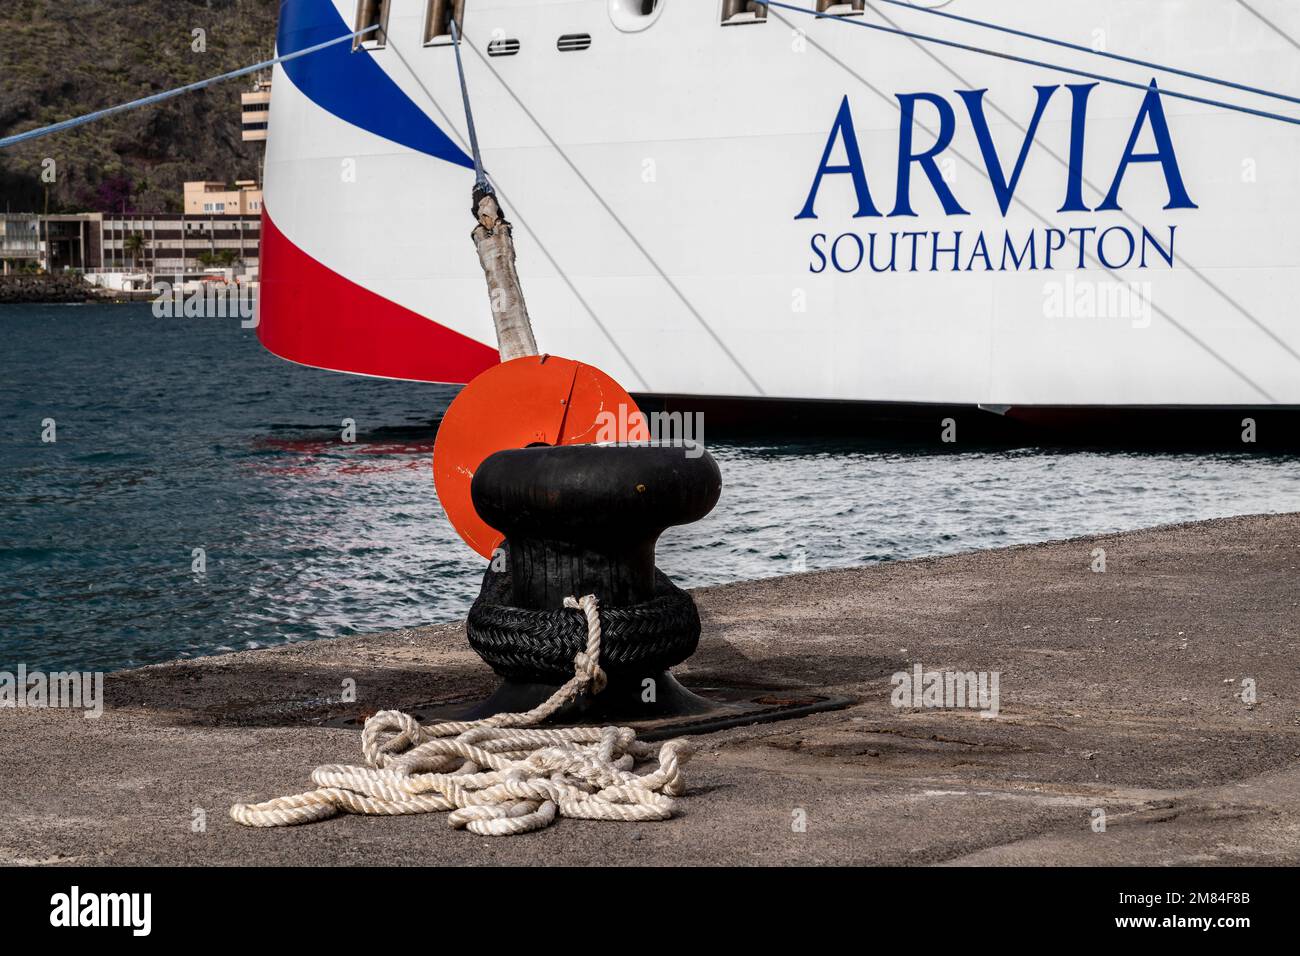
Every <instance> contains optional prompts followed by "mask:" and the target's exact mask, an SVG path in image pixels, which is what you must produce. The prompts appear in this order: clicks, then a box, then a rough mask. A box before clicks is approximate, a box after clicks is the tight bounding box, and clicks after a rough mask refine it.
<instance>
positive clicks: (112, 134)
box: [0, 0, 279, 212]
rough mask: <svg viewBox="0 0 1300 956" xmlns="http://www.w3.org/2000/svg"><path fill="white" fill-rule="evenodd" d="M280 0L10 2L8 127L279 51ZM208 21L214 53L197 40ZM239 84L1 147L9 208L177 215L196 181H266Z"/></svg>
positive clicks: (5, 87)
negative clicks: (47, 167)
mask: <svg viewBox="0 0 1300 956" xmlns="http://www.w3.org/2000/svg"><path fill="white" fill-rule="evenodd" d="M278 8H279V4H278V3H276V2H275V0H4V2H3V3H0V136H6V135H10V134H12V133H18V132H22V131H23V130H27V129H32V128H35V127H37V126H43V125H45V124H47V123H53V122H56V121H58V120H61V119H67V118H69V117H72V116H77V115H80V114H82V113H88V112H91V111H93V110H96V109H102V108H103V107H106V106H111V105H113V104H116V103H120V102H125V101H127V100H132V99H136V98H138V97H141V96H147V95H149V94H150V93H156V92H160V91H162V90H165V89H169V88H171V87H174V86H179V85H181V84H184V83H188V82H193V81H194V80H198V79H202V78H204V77H208V76H213V75H215V74H218V73H222V72H224V71H227V70H231V69H235V68H237V67H240V66H246V65H249V64H252V63H255V62H257V61H258V60H261V59H266V58H267V57H268V56H269V55H270V51H271V49H272V48H273V46H274V38H275V23H276V15H277V11H278ZM196 29H202V30H203V31H205V34H206V36H205V39H206V47H207V49H206V51H202V52H197V51H195V50H194V49H193V44H194V39H195V38H194V34H193V31H194V30H196ZM247 88H248V83H247V81H245V80H243V79H240V80H233V81H230V82H227V83H223V84H220V85H218V86H216V87H212V88H210V89H207V90H203V91H200V92H197V93H189V94H186V95H184V96H181V97H178V98H176V99H174V100H171V101H168V102H166V103H162V104H159V105H157V106H151V107H146V108H144V109H141V110H136V111H132V112H130V113H125V114H121V115H118V116H113V117H110V118H109V119H107V120H103V121H100V122H98V123H92V124H90V125H87V126H83V127H80V128H78V129H75V130H71V131H69V132H66V133H58V134H55V135H53V136H50V137H46V138H42V139H39V140H35V141H33V142H30V143H24V144H23V145H21V146H16V147H11V148H9V149H6V150H4V151H3V152H0V212H3V211H4V210H5V209H6V208H8V209H9V210H10V211H13V212H37V211H41V210H42V209H43V208H44V204H45V187H46V184H45V183H43V182H42V181H41V170H42V168H43V166H42V163H43V161H44V160H45V159H47V158H49V159H53V160H54V161H55V169H56V172H57V176H58V181H57V182H56V183H54V184H51V185H50V187H49V190H50V192H49V208H50V211H51V212H58V211H74V210H75V211H82V210H101V211H109V210H110V209H112V210H113V211H121V210H122V207H123V205H124V204H125V205H126V207H127V209H128V211H129V210H137V211H140V212H166V211H173V212H175V211H179V210H180V208H181V183H183V182H184V181H185V180H187V179H213V180H227V181H233V180H235V179H253V178H260V174H259V171H258V168H257V167H258V163H259V162H260V153H261V149H260V146H259V144H256V143H249V144H245V143H243V142H241V140H240V114H239V94H240V93H241V92H243V91H244V90H245V89H247Z"/></svg>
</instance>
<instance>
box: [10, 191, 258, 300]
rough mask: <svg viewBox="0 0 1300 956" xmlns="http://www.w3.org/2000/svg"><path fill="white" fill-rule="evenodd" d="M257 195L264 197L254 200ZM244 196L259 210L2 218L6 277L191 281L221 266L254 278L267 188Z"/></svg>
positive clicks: (256, 270)
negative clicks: (35, 274)
mask: <svg viewBox="0 0 1300 956" xmlns="http://www.w3.org/2000/svg"><path fill="white" fill-rule="evenodd" d="M254 194H256V195H258V197H259V198H258V199H257V200H251V199H247V197H248V196H251V195H254ZM240 196H241V199H240V202H248V203H250V204H251V203H252V202H254V201H256V203H257V210H256V211H252V210H251V209H250V210H249V211H247V212H244V213H230V214H227V213H221V214H218V213H201V214H199V215H189V214H187V213H158V214H152V215H148V214H126V215H116V214H108V213H99V212H90V213H76V214H72V215H59V216H40V215H34V214H24V213H20V214H14V213H0V261H2V262H3V271H4V272H5V274H8V273H9V272H19V271H32V270H42V271H45V272H83V273H86V274H87V275H88V276H93V275H98V274H107V275H128V274H129V275H140V276H145V277H152V276H182V277H184V278H185V279H192V278H198V277H201V276H202V275H203V274H204V273H205V272H206V271H208V270H212V269H216V268H222V269H226V270H229V271H230V272H231V273H232V274H233V275H239V276H243V277H245V278H248V279H255V278H256V276H257V272H258V265H259V262H258V258H259V254H260V244H261V231H262V221H261V214H260V213H261V200H260V191H259V190H256V189H255V188H254V189H252V190H245V191H244V192H242V193H240ZM92 281H94V280H92ZM97 284H102V283H97Z"/></svg>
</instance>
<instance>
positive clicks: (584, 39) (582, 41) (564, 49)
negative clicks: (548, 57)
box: [555, 33, 591, 53]
mask: <svg viewBox="0 0 1300 956" xmlns="http://www.w3.org/2000/svg"><path fill="white" fill-rule="evenodd" d="M555 45H556V46H557V47H559V50H560V52H561V53H575V52H577V51H578V50H585V49H587V47H589V46H591V34H590V33H566V34H564V36H562V37H560V39H559V40H557V41H556V43H555Z"/></svg>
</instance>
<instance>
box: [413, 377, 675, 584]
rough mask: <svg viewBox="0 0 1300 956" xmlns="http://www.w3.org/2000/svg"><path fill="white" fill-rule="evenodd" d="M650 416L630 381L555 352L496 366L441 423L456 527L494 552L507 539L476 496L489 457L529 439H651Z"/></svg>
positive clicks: (438, 478) (440, 479) (441, 496)
mask: <svg viewBox="0 0 1300 956" xmlns="http://www.w3.org/2000/svg"><path fill="white" fill-rule="evenodd" d="M648 437H649V429H648V428H647V427H646V423H645V419H644V418H643V416H642V415H641V412H640V410H639V409H638V408H637V406H636V402H634V401H633V400H632V396H630V395H629V394H628V393H627V392H626V391H624V390H623V387H622V386H621V385H619V384H618V383H617V382H615V381H614V380H613V379H612V378H610V377H609V376H608V375H606V374H605V373H604V372H602V371H601V370H600V369H598V368H595V367H593V366H591V365H584V364H582V363H581V362H575V361H573V360H572V359H566V358H558V357H557V356H554V355H528V356H525V357H523V358H517V359H513V360H512V361H509V362H505V363H503V364H501V365H494V366H493V367H492V368H490V369H488V370H487V371H486V372H483V373H482V374H480V375H479V376H478V377H477V378H475V379H474V380H473V381H472V382H470V383H469V384H468V385H466V386H465V387H464V389H462V390H461V393H460V394H459V395H457V396H456V399H455V401H453V402H452V403H451V407H449V408H448V409H447V412H446V414H445V415H443V417H442V424H440V425H439V426H438V438H437V441H436V442H435V443H434V446H433V482H434V486H435V488H437V491H438V500H439V501H441V502H442V507H443V510H444V511H446V512H447V517H448V519H450V521H451V524H452V527H454V528H455V529H456V533H457V534H459V535H460V536H461V538H463V539H464V540H465V543H466V544H468V545H469V546H470V547H471V548H473V549H474V550H475V551H477V552H478V553H479V554H481V555H483V557H485V558H491V557H492V553H493V551H495V550H496V548H497V547H498V546H499V545H500V544H501V542H502V541H503V540H504V536H503V535H502V534H501V533H500V532H499V531H497V530H496V529H495V528H492V527H489V526H488V524H487V523H486V522H484V521H483V519H482V518H480V517H479V516H478V512H476V511H475V510H474V503H473V501H471V499H470V493H469V488H470V482H471V481H473V480H474V472H475V471H476V470H477V469H478V466H479V465H480V464H481V463H482V461H483V459H485V458H487V457H488V456H489V455H492V454H495V453H496V452H499V451H503V450H505V449H507V448H524V447H527V446H528V445H534V444H544V445H584V444H591V443H593V442H596V441H607V440H610V439H611V438H613V440H617V441H645V440H646V439H648Z"/></svg>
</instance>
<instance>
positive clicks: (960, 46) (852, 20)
mask: <svg viewBox="0 0 1300 956" xmlns="http://www.w3.org/2000/svg"><path fill="white" fill-rule="evenodd" d="M761 2H762V4H763V5H764V6H767V7H779V8H781V9H783V10H792V11H794V12H795V13H803V14H806V15H808V16H810V17H816V18H817V19H818V20H834V21H836V22H839V23H846V24H848V25H849V26H854V27H862V28H863V29H864V30H875V31H877V32H878V33H891V34H894V35H895V36H901V37H907V38H908V39H911V40H918V41H920V42H921V43H936V44H938V45H939V46H946V47H951V48H952V49H954V50H964V51H966V52H967V53H981V54H983V55H984V56H992V57H997V58H998V59H999V60H1010V61H1011V62H1012V63H1021V64H1024V65H1025V66H1036V67H1039V68H1040V69H1044V70H1055V71H1057V72H1058V73H1069V74H1070V75H1072V76H1082V77H1083V78H1084V79H1088V80H1097V81H1098V82H1099V83H1113V84H1115V85H1116V86H1126V87H1129V88H1130V89H1134V90H1142V91H1143V92H1146V91H1147V90H1149V89H1151V87H1150V86H1148V85H1147V84H1145V83H1138V82H1136V81H1134V80H1124V79H1120V78H1119V77H1115V76H1107V75H1106V74H1104V73H1092V72H1090V71H1088V70H1080V69H1077V68H1075V67H1072V66H1061V65H1060V64H1057V63H1049V62H1047V61H1046V60H1035V59H1033V58H1032V57H1027V56H1017V55H1016V54H1014V53H1001V52H999V51H997V50H990V49H988V48H986V47H982V46H975V45H974V44H971V43H961V42H959V41H957V40H946V39H944V38H943V37H936V36H931V35H929V34H926V33H917V32H915V31H913V30H901V29H898V28H897V27H887V26H882V25H881V24H879V23H867V22H866V21H865V20H862V19H859V18H858V17H844V16H835V15H832V14H829V13H818V12H817V11H816V10H813V9H811V8H809V7H798V6H795V5H794V4H790V3H780V2H778V0H761ZM917 9H920V8H919V7H918V8H917ZM1157 90H1158V91H1159V93H1160V95H1161V96H1170V97H1173V98H1175V99H1180V100H1188V101H1189V102H1192V103H1200V104H1202V105H1205V106H1217V107H1218V108H1220V109H1225V110H1232V111H1233V112H1236V113H1246V114H1248V115H1250V116H1259V117H1262V118H1263V119H1271V120H1277V121H1278V122H1279V123H1288V124H1290V125H1292V126H1300V118H1297V117H1294V116H1283V115H1282V114H1281V113H1270V112H1268V111H1267V110H1257V109H1254V108H1252V107H1249V106H1238V105H1236V104H1234V103H1226V102H1224V101H1223V100H1212V99H1210V98H1209V97H1207V96H1196V95H1195V94H1192V93H1180V92H1179V91H1177V90H1168V89H1165V88H1164V87H1157Z"/></svg>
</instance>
